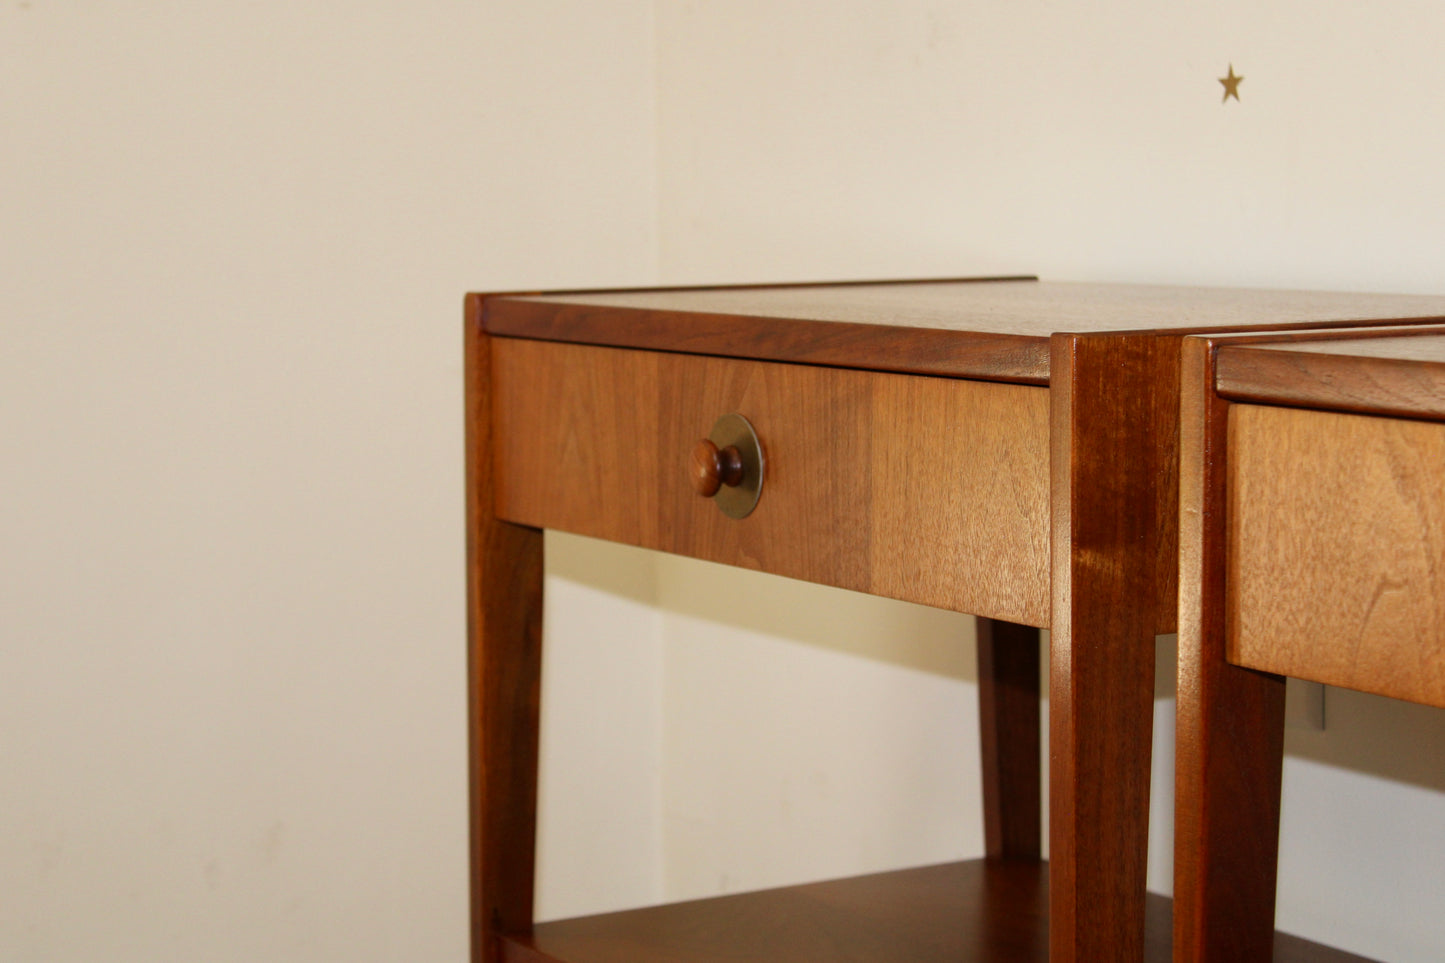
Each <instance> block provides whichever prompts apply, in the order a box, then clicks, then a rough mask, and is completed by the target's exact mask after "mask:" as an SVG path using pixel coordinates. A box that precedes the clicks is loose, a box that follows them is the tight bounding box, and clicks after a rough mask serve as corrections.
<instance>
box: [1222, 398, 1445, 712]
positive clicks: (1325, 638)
mask: <svg viewBox="0 0 1445 963" xmlns="http://www.w3.org/2000/svg"><path fill="white" fill-rule="evenodd" d="M1442 465H1445V426H1442V425H1439V424H1433V423H1427V422H1417V421H1407V420H1404V419H1396V418H1377V417H1368V416H1361V415H1347V414H1339V413H1334V412H1315V411H1306V410H1301V409H1288V408H1271V407H1263V406H1255V405H1239V404H1236V405H1232V406H1231V407H1230V411H1229V476H1228V478H1229V480H1228V485H1229V496H1228V497H1229V530H1228V552H1229V555H1228V570H1227V577H1228V579H1229V591H1230V595H1229V615H1230V621H1229V624H1228V633H1229V635H1228V657H1229V659H1230V661H1232V662H1234V663H1236V664H1239V665H1245V666H1250V667H1253V668H1257V669H1262V670H1264V671H1267V672H1275V673H1279V674H1282V675H1292V676H1297V677H1299V678H1304V679H1311V680H1314V681H1316V682H1323V683H1327V684H1329V685H1338V686H1344V687H1347V688H1352V689H1362V690H1365V691H1369V692H1376V693H1379V694H1381V695H1387V696H1393V697H1395V698H1399V699H1409V700H1411V701H1415V702H1424V703H1428V704H1431V705H1445V581H1442V575H1441V573H1442V572H1445V488H1442V486H1441V484H1440V479H1441V466H1442Z"/></svg>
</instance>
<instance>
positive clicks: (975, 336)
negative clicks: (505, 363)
mask: <svg viewBox="0 0 1445 963" xmlns="http://www.w3.org/2000/svg"><path fill="white" fill-rule="evenodd" d="M481 316H482V324H483V327H484V328H485V329H486V330H487V331H488V333H490V334H493V335H497V336H503V337H521V338H530V339H536V340H551V341H567V342H575V343H586V344H596V345H604V346H612V347H624V348H640V349H646V350H662V351H675V352H681V353H690V354H704V355H714V356H721V357H734V358H745V359H753V360H764V361H781V362H794V363H804V364H818V365H829V366H837V367H848V368H862V369H867V370H878V371H895V372H904V373H911V374H925V375H938V376H946V377H969V378H981V379H987V380H997V381H1012V382H1021V383H1027V384H1039V385H1046V384H1048V379H1049V348H1048V343H1049V339H1050V337H1051V336H1053V335H1055V334H1066V335H1071V336H1078V337H1089V336H1095V335H1097V336H1162V337H1181V336H1185V335H1190V334H1202V333H1209V332H1215V331H1219V330H1221V329H1228V330H1231V331H1273V332H1278V331H1281V330H1285V329H1302V328H1315V329H1318V328H1347V327H1356V326H1360V325H1388V324H1396V325H1398V324H1402V323H1418V321H1423V320H1425V319H1426V318H1428V319H1429V320H1435V321H1440V320H1442V319H1445V298H1440V297H1434V298H1430V297H1421V296H1411V295H1368V294H1355V293H1348V292H1302V291H1271V290H1265V289H1229V288H1188V287H1174V286H1165V285H1120V284H1090V283H1078V282H1039V281H1037V280H1036V279H1034V278H1031V277H1027V278H1026V277H1001V278H974V279H957V280H948V281H937V280H907V281H893V282H890V281H850V282H838V283H816V284H814V283H807V284H794V285H774V284H767V285H737V286H699V287H689V288H639V289H626V290H602V291H587V292H549V293H540V294H522V293H516V294H498V295H489V296H486V297H485V298H484V300H483V304H482V312H481Z"/></svg>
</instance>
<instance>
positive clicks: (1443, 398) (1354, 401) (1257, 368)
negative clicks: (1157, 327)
mask: <svg viewBox="0 0 1445 963" xmlns="http://www.w3.org/2000/svg"><path fill="white" fill-rule="evenodd" d="M1216 370H1217V374H1216V383H1217V386H1218V390H1219V393H1220V394H1221V395H1223V396H1224V397H1226V398H1230V399H1232V400H1235V401H1251V402H1260V403H1266V404H1284V405H1296V406H1300V407H1307V408H1328V409H1332V410H1338V411H1355V412H1360V413H1369V414H1382V415H1402V416H1404V417H1409V418H1430V419H1435V420H1445V331H1442V329H1441V328H1438V327H1435V326H1433V325H1430V326H1424V327H1420V328H1417V329H1414V330H1411V329H1408V328H1407V329H1399V328H1389V329H1385V330H1383V331H1380V332H1376V333H1374V334H1373V335H1372V336H1369V337H1358V338H1348V339H1344V340H1340V339H1331V340H1309V341H1298V342H1292V343H1289V344H1260V345H1253V346H1233V345H1228V346H1225V347H1222V348H1220V350H1219V358H1218V361H1217V363H1216Z"/></svg>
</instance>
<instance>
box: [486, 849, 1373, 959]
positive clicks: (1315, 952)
mask: <svg viewBox="0 0 1445 963" xmlns="http://www.w3.org/2000/svg"><path fill="white" fill-rule="evenodd" d="M1048 906H1049V884H1048V864H1047V863H1040V862H1032V861H1027V860H981V859H979V860H969V861H967V862H961V863H946V864H944V865H941V866H926V867H923V868H921V869H905V870H899V871H897V872H891V873H875V874H873V875H869V876H857V877H853V878H851V879H840V880H831V881H828V882H823V883H809V884H806V885H803V886H787V887H783V888H781V889H771V890H762V891H759V892H755V893H741V894H738V895H734V896H719V897H715V898H713V899H702V900H693V901H690V902H686V903H672V904H669V905H666V906H652V907H648V908H646V909H638V910H628V911H626V912H621V913H607V914H604V915H601V916H584V917H579V918H577V919H570V920H559V921H556V922H552V923H539V924H537V926H536V928H535V932H533V933H532V934H531V935H530V936H521V935H519V936H506V937H503V939H502V959H503V960H504V961H505V963H663V961H666V963H704V961H707V963H743V961H750V963H756V961H768V963H830V961H839V963H865V961H866V963H934V961H939V963H941V961H949V963H960V961H970V963H995V961H996V963H1023V961H1028V963H1035V961H1037V963H1046V961H1047V960H1048V956H1049V932H1048ZM1171 907H1172V904H1171V902H1170V901H1169V900H1168V899H1166V898H1164V897H1162V896H1153V895H1151V896H1150V897H1149V908H1148V932H1147V935H1146V937H1145V942H1146V956H1147V958H1148V959H1149V960H1150V961H1151V963H1152V961H1156V960H1157V961H1167V960H1168V959H1169V949H1170V911H1171ZM1274 958H1275V963H1358V961H1361V960H1364V959H1365V958H1364V957H1360V956H1355V955H1353V954H1350V953H1345V952H1343V951H1340V950H1335V949H1331V948H1329V947H1326V946H1321V945H1320V944H1318V943H1311V942H1309V941H1308V940H1303V939H1300V938H1298V937H1294V936H1286V935H1284V934H1277V935H1276V936H1275V955H1274Z"/></svg>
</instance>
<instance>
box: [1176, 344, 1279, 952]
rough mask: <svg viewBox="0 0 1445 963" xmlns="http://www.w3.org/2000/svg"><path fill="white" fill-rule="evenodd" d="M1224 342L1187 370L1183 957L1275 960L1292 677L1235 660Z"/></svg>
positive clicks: (1180, 836)
mask: <svg viewBox="0 0 1445 963" xmlns="http://www.w3.org/2000/svg"><path fill="white" fill-rule="evenodd" d="M1214 360H1215V350H1214V343H1213V342H1212V341H1208V340H1205V339H1201V338H1187V339H1185V344H1184V354H1183V359H1182V368H1181V372H1182V373H1181V380H1182V383H1181V387H1180V391H1181V399H1182V403H1181V423H1180V462H1181V466H1182V467H1181V473H1180V479H1179V503H1180V525H1179V560H1180V561H1179V687H1178V697H1177V704H1176V727H1175V766H1176V775H1175V794H1174V805H1175V815H1174V841H1175V842H1174V896H1175V906H1174V958H1175V960H1176V963H1201V961H1214V963H1233V961H1237V960H1268V959H1269V952H1270V947H1271V939H1272V937H1273V933H1274V906H1275V880H1276V863H1277V854H1278V849H1279V812H1280V777H1281V767H1282V761H1283V753H1284V680H1283V679H1281V678H1280V677H1278V676H1274V675H1267V674H1265V673H1260V672H1255V671H1252V670H1250V669H1245V668H1240V667H1238V666H1233V665H1230V664H1229V663H1228V662H1227V661H1226V660H1225V580H1224V575H1225V533H1226V525H1225V519H1226V511H1225V497H1226V484H1225V478H1226V471H1225V457H1226V445H1225V441H1226V424H1227V415H1226V412H1227V409H1228V404H1227V403H1226V402H1225V401H1223V400H1221V399H1220V398H1219V397H1218V396H1217V395H1216V394H1215V392H1214V390H1213V388H1214V377H1215V372H1214Z"/></svg>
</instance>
